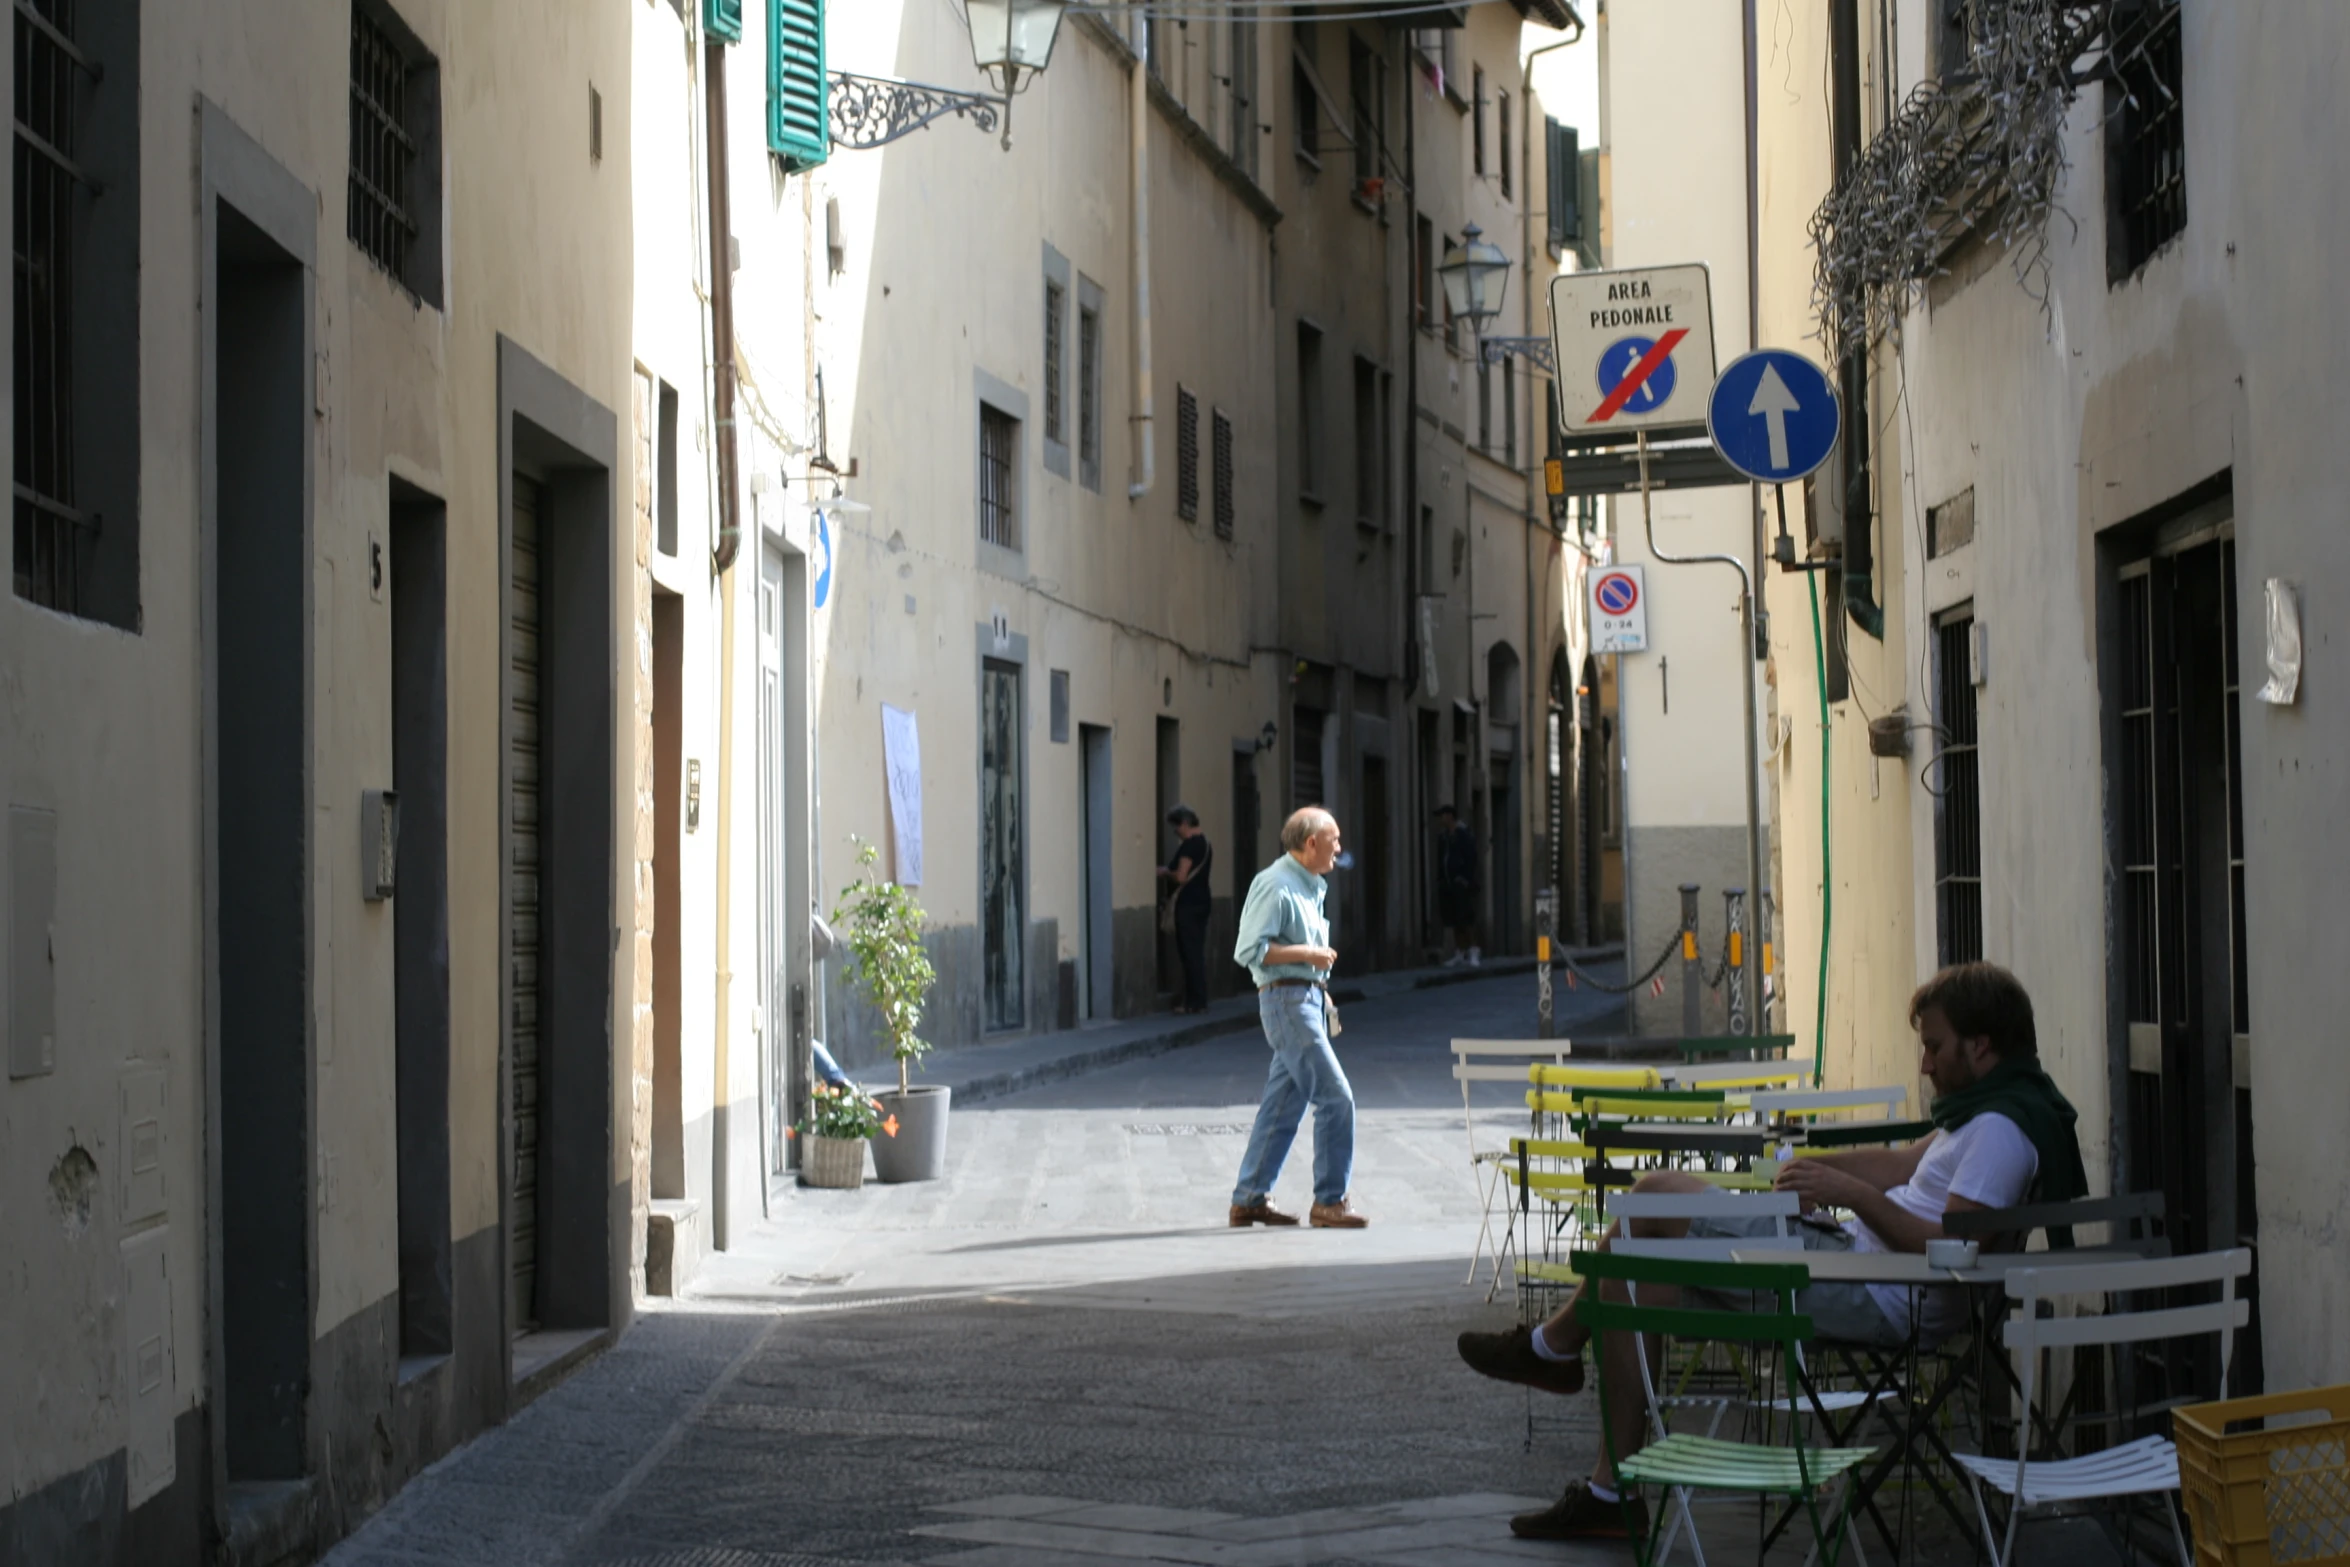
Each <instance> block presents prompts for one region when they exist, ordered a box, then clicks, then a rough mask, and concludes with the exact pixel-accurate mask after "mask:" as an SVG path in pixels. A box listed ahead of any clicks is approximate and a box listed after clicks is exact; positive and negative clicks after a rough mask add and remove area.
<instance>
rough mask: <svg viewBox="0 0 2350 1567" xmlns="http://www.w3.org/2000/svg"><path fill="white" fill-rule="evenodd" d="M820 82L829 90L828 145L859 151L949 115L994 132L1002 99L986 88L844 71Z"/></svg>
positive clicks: (1001, 108) (888, 142) (978, 129)
mask: <svg viewBox="0 0 2350 1567" xmlns="http://www.w3.org/2000/svg"><path fill="white" fill-rule="evenodd" d="M825 82H826V85H827V86H829V87H830V88H831V89H832V90H831V93H830V95H829V97H830V117H831V121H832V141H833V145H834V146H836V147H848V148H852V149H854V150H856V151H859V152H864V151H870V150H871V149H873V148H875V147H886V146H888V145H889V144H890V143H891V142H893V141H896V140H897V139H898V138H899V137H901V136H907V135H911V134H912V133H914V132H915V131H918V130H921V129H922V128H923V127H924V126H926V125H928V124H929V123H930V122H931V121H932V120H936V119H940V118H943V117H944V116H946V115H949V114H954V115H960V116H962V117H963V118H964V119H967V120H969V121H970V122H971V126H972V129H974V130H977V131H982V132H986V131H993V130H994V129H995V128H996V123H997V116H998V115H999V114H1000V113H1001V112H1002V110H1003V103H1004V100H1003V99H1001V98H997V97H991V96H989V95H987V94H985V93H969V92H956V91H954V90H953V89H951V88H946V87H931V86H927V85H925V84H924V83H921V82H900V81H893V80H891V79H890V78H888V77H885V76H856V75H852V74H851V73H849V72H847V71H829V72H827V73H825Z"/></svg>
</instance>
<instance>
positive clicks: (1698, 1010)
mask: <svg viewBox="0 0 2350 1567" xmlns="http://www.w3.org/2000/svg"><path fill="white" fill-rule="evenodd" d="M1704 1007H1705V958H1704V957H1703V956H1702V955H1701V954H1700V953H1699V952H1698V950H1697V883H1695V882H1693V881H1685V882H1683V883H1681V1037H1682V1038H1684V1039H1696V1038H1699V1037H1701V1036H1702V1035H1703V1034H1704V1033H1705V1014H1704Z"/></svg>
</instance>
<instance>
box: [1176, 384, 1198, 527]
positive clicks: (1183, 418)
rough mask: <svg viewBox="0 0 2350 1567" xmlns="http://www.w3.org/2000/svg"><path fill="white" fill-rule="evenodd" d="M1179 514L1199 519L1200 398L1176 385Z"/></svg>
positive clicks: (1184, 518) (1189, 518)
mask: <svg viewBox="0 0 2350 1567" xmlns="http://www.w3.org/2000/svg"><path fill="white" fill-rule="evenodd" d="M1175 515H1176V516H1178V517H1181V518H1182V519H1183V520H1184V521H1185V522H1197V521H1198V520H1199V399H1198V398H1196V397H1194V396H1192V395H1191V393H1190V391H1189V390H1188V389H1186V388H1184V387H1180V386H1179V387H1177V388H1176V389H1175Z"/></svg>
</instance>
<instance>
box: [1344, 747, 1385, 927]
mask: <svg viewBox="0 0 2350 1567" xmlns="http://www.w3.org/2000/svg"><path fill="white" fill-rule="evenodd" d="M1346 841H1348V842H1350V843H1353V844H1355V845H1357V848H1356V849H1355V864H1356V866H1357V867H1358V870H1357V874H1358V875H1359V876H1360V877H1361V879H1362V884H1363V905H1362V907H1363V928H1362V930H1361V931H1359V932H1358V933H1356V935H1355V938H1354V940H1355V945H1356V946H1358V947H1360V948H1362V950H1363V955H1364V956H1365V957H1367V958H1369V959H1370V960H1371V963H1370V965H1369V966H1378V965H1380V964H1382V963H1383V962H1384V960H1385V957H1386V952H1387V917H1388V910H1387V860H1388V853H1389V849H1390V847H1391V846H1392V845H1393V844H1394V842H1395V822H1394V819H1393V818H1392V816H1390V814H1389V809H1388V802H1387V758H1386V757H1384V756H1366V757H1364V758H1363V819H1362V822H1361V824H1360V825H1359V826H1357V827H1356V829H1355V830H1354V832H1353V833H1352V834H1350V835H1349V836H1348V837H1347V840H1346Z"/></svg>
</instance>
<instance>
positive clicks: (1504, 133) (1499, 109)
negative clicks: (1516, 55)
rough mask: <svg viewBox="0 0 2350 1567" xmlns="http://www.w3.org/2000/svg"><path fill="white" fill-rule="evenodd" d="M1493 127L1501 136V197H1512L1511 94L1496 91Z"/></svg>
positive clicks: (1505, 199) (1505, 198)
mask: <svg viewBox="0 0 2350 1567" xmlns="http://www.w3.org/2000/svg"><path fill="white" fill-rule="evenodd" d="M1493 113H1494V120H1493V129H1494V131H1495V133H1496V134H1497V135H1499V136H1500V138H1501V149H1500V150H1501V199H1502V200H1504V201H1507V200H1509V199H1510V162H1511V160H1510V95H1509V94H1508V93H1506V92H1505V93H1496V94H1495V95H1494V99H1493Z"/></svg>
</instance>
